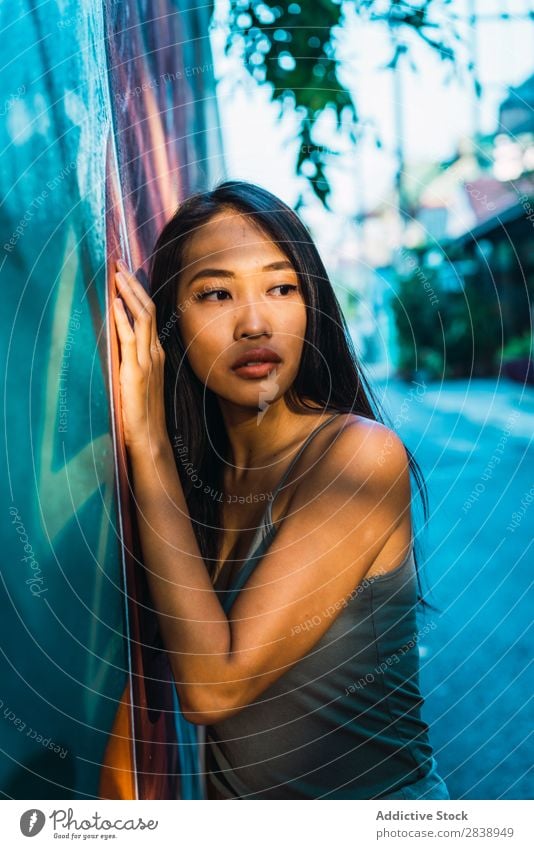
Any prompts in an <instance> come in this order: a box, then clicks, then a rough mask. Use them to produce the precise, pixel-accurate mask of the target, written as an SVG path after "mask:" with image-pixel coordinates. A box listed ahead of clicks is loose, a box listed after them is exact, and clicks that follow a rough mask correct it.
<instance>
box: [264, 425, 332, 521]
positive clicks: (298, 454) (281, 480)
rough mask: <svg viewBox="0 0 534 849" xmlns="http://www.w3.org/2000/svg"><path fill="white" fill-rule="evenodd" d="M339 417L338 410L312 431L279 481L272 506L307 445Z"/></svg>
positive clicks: (271, 500) (271, 501) (272, 499)
mask: <svg viewBox="0 0 534 849" xmlns="http://www.w3.org/2000/svg"><path fill="white" fill-rule="evenodd" d="M339 415H340V411H339V410H336V412H335V413H334V414H333V415H332V416H329V418H327V419H326V420H325V421H324V422H323V423H322V424H320V425H319V427H316V428H315V430H312V432H311V433H310V434H308V436H307V437H306V439H305V440H304V442H303V443H302V445H301V446H300V448H299V450H298V451H297V453H296V454H295V456H294V457H293V459H292V460H291V463H290V464H289V466H288V467H287V469H286V470H285V472H284V474H283V475H282V477H281V478H280V480H279V481H278V483H277V485H276V487H275V490H274V492H273V495H272V498H271V499H270V504H272V503H273V501H274V499H275V497H276V495H277V494H278V491H279V490H280V489H281V487H282V486H283V485H284V483H285V482H286V480H287V478H288V476H289V473H290V472H291V470H292V468H293V466H294V465H295V463H296V462H297V460H298V459H299V457H300V456H301V454H302V452H303V451H304V449H305V448H306V446H307V445H309V443H310V442H311V441H312V439H313V438H314V436H316V435H317V434H318V433H319V431H320V430H322V429H323V427H326V425H327V424H328V423H329V422H331V421H332V420H333V419H335V418H336V416H339Z"/></svg>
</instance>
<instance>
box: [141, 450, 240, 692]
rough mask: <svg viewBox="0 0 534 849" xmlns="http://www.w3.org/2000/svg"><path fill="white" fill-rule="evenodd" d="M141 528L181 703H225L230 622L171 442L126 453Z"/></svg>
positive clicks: (229, 674) (146, 562)
mask: <svg viewBox="0 0 534 849" xmlns="http://www.w3.org/2000/svg"><path fill="white" fill-rule="evenodd" d="M130 459H131V464H132V473H133V489H134V497H135V501H136V507H137V515H138V524H139V533H140V537H141V546H142V550H143V561H144V565H145V568H146V573H147V580H148V582H149V586H150V591H151V595H152V600H153V603H154V605H155V608H156V611H157V613H158V617H159V622H160V628H161V633H162V637H163V642H164V645H165V648H166V649H167V651H168V652H169V660H170V663H171V666H172V669H173V673H174V677H175V681H176V686H177V690H178V693H179V696H180V701H181V704H182V706H183V707H184V709H185V708H186V707H187V706H189V707H190V708H193V709H194V708H195V706H197V709H198V705H200V704H202V705H205V706H206V709H209V708H210V707H215V706H221V705H223V704H225V700H226V699H227V696H228V689H229V685H230V681H231V678H232V673H231V670H230V660H231V658H230V646H231V631H230V624H229V622H228V619H227V617H226V615H225V613H224V610H223V608H222V606H221V604H220V602H219V600H218V598H217V595H216V593H215V591H214V589H213V585H212V582H211V579H210V576H209V574H208V571H207V568H206V564H205V562H204V560H203V558H202V556H201V553H200V550H199V547H198V543H197V540H196V537H195V535H194V532H193V527H192V523H191V518H190V515H189V511H188V508H187V502H186V500H185V496H184V493H183V489H182V485H181V482H180V479H179V476H178V472H177V470H176V465H175V462H174V457H173V452H172V447H171V444H170V442H168V441H166V442H165V443H164V444H162V445H161V446H159V447H153V446H151V447H150V448H148V447H147V449H146V450H145V451H132V452H130Z"/></svg>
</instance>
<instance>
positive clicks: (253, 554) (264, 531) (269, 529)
mask: <svg viewBox="0 0 534 849" xmlns="http://www.w3.org/2000/svg"><path fill="white" fill-rule="evenodd" d="M339 415H340V411H339V410H337V411H336V412H335V413H334V414H333V415H332V416H330V417H329V418H328V419H326V421H324V422H323V423H322V424H320V425H319V427H317V428H315V430H312V432H311V433H310V434H309V435H308V436H307V438H306V439H305V440H304V442H303V443H302V445H301V446H300V448H299V450H298V451H297V453H296V454H295V456H294V457H293V460H292V461H291V463H290V464H289V467H288V468H287V469H286V471H285V472H284V474H283V475H282V477H281V479H280V481H279V482H278V484H277V486H276V488H275V491H274V492H273V494H272V496H271V498H270V499H269V503H268V505H267V508H266V510H265V511H264V513H263V516H262V518H261V522H260V525H259V527H258V530H257V531H256V534H255V535H254V539H253V540H252V544H251V546H250V548H249V551H248V554H247V556H246V558H245V560H244V562H243V564H242V565H241V568H240V569H239V571H238V573H237V575H236V577H235V579H234V582H233V584H231V586H229V587H227V589H226V590H225V591H224V593H223V598H222V600H221V604H222V606H223V608H224V610H225V612H226V613H228V611H229V610H230V607H231V606H232V604H233V603H234V601H235V599H236V598H237V594H238V593H239V592H240V590H241V588H242V587H243V585H244V584H245V583H246V582H247V581H248V579H249V577H250V575H251V574H252V572H253V571H254V569H255V568H256V565H257V562H258V559H261V557H262V556H263V553H264V551H265V550H266V548H267V547H268V545H269V544H270V541H271V538H272V537H273V536H274V533H275V528H274V525H273V516H272V512H271V510H272V506H273V501H274V499H275V497H276V494H277V493H278V491H279V489H280V487H281V486H283V484H284V482H285V480H286V478H287V476H288V474H289V473H290V471H291V469H292V468H293V466H294V465H295V463H296V462H297V460H298V458H299V457H300V455H301V454H302V452H303V451H304V449H305V448H306V446H307V445H308V444H309V443H310V442H311V441H312V439H313V437H314V436H315V435H316V434H317V433H319V431H320V430H322V429H323V427H325V426H326V425H327V424H328V422H331V421H332V420H333V419H335V418H336V416H339Z"/></svg>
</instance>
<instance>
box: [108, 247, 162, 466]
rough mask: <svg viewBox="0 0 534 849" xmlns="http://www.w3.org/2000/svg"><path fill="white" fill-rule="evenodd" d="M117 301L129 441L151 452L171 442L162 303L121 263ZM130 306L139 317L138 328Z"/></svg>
mask: <svg viewBox="0 0 534 849" xmlns="http://www.w3.org/2000/svg"><path fill="white" fill-rule="evenodd" d="M117 268H118V269H119V271H118V272H116V273H115V282H116V284H117V288H118V290H119V293H120V297H117V298H115V299H114V301H113V312H114V315H115V326H116V328H117V334H118V337H119V342H120V351H121V365H120V387H121V412H122V423H123V432H124V440H125V443H126V447H127V448H128V449H129V450H130V451H133V450H138V449H140V450H142V451H150V450H153V449H155V448H160V447H161V446H162V445H164V444H165V443H168V442H169V437H168V433H167V426H166V422H165V404H164V395H163V366H164V362H165V352H164V350H163V348H162V346H161V342H160V340H159V338H158V334H157V328H156V307H155V305H154V302H153V301H152V299H151V298H150V297H149V295H148V294H147V293H146V292H145V290H144V288H143V287H142V286H141V283H140V282H139V280H137V278H136V276H135V274H132V273H131V272H130V271H128V269H127V266H126V264H125V263H124V262H122V263H121V261H120V260H119V261H117ZM124 304H126V306H127V307H128V309H129V310H130V312H131V314H132V316H133V318H134V326H133V328H132V326H131V324H130V322H129V320H128V316H127V314H126V310H125V308H124Z"/></svg>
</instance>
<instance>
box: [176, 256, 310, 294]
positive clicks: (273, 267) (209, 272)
mask: <svg viewBox="0 0 534 849" xmlns="http://www.w3.org/2000/svg"><path fill="white" fill-rule="evenodd" d="M285 268H287V269H291V271H295V269H294V268H293V265H292V264H291V263H290V262H289V261H288V260H287V259H280V260H277V262H270V263H269V264H268V265H264V266H263V268H262V269H261V270H262V271H280V270H281V269H285ZM295 273H296V272H295ZM199 277H221V278H223V279H226V278H232V277H235V274H234V272H233V271H228V269H226V268H201V269H200V271H197V273H196V274H194V275H193V276H192V278H191V280H190V281H189V283H188V284H187V286H186V289H188V288H189V287H190V286H191V285H192V284H193V283H194V282H195V280H198V278H199Z"/></svg>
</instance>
